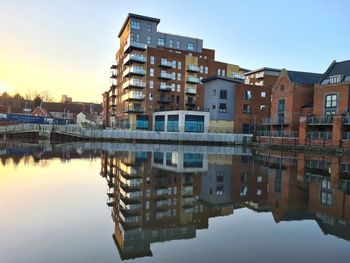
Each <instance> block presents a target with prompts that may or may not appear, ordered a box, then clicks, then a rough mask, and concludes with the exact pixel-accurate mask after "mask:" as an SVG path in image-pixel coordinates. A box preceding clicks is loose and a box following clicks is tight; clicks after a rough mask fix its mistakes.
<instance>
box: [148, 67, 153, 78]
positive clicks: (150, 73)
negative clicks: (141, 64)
mask: <svg viewBox="0 0 350 263" xmlns="http://www.w3.org/2000/svg"><path fill="white" fill-rule="evenodd" d="M149 75H150V76H151V77H154V68H150V69H149Z"/></svg>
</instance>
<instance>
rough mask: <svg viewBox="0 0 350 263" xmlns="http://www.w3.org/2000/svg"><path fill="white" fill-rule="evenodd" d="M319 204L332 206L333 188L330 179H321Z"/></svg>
mask: <svg viewBox="0 0 350 263" xmlns="http://www.w3.org/2000/svg"><path fill="white" fill-rule="evenodd" d="M320 200H321V204H323V205H327V206H332V203H333V189H332V187H331V184H330V181H327V180H323V181H322V183H321V192H320Z"/></svg>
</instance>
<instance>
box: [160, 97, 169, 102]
mask: <svg viewBox="0 0 350 263" xmlns="http://www.w3.org/2000/svg"><path fill="white" fill-rule="evenodd" d="M158 102H159V103H170V102H171V98H170V97H159V98H158Z"/></svg>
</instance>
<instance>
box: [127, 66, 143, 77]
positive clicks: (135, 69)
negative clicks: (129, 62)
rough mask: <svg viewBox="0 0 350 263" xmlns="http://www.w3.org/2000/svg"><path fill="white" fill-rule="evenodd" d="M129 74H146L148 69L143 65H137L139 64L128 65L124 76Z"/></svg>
mask: <svg viewBox="0 0 350 263" xmlns="http://www.w3.org/2000/svg"><path fill="white" fill-rule="evenodd" d="M127 75H140V76H145V75H146V70H145V69H144V68H143V67H137V66H132V67H127V68H126V70H124V72H123V77H125V76H127Z"/></svg>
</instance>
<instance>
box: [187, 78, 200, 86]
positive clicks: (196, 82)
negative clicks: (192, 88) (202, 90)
mask: <svg viewBox="0 0 350 263" xmlns="http://www.w3.org/2000/svg"><path fill="white" fill-rule="evenodd" d="M186 81H187V82H189V83H195V84H198V83H199V82H200V80H199V78H196V77H188V78H187V80H186Z"/></svg>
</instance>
